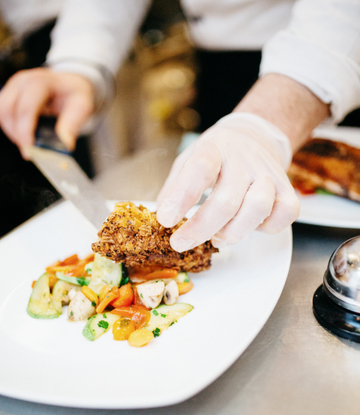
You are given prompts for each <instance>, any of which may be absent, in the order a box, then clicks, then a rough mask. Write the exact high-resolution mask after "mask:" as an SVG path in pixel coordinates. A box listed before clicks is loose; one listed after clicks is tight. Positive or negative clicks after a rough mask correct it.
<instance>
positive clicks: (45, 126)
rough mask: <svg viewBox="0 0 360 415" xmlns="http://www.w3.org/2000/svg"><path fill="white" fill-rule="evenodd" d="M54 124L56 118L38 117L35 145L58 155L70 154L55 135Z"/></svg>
mask: <svg viewBox="0 0 360 415" xmlns="http://www.w3.org/2000/svg"><path fill="white" fill-rule="evenodd" d="M55 124H56V117H39V122H38V125H37V128H36V131H35V145H36V146H37V147H41V148H46V149H48V150H54V151H57V152H58V153H63V154H70V151H69V150H68V149H67V148H66V147H65V144H64V143H63V142H62V141H61V140H60V138H59V137H58V136H57V134H56V133H55Z"/></svg>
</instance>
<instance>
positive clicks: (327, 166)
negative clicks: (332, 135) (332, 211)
mask: <svg viewBox="0 0 360 415" xmlns="http://www.w3.org/2000/svg"><path fill="white" fill-rule="evenodd" d="M359 166H360V149H358V148H355V147H351V146H349V145H348V144H345V143H341V142H337V141H332V140H327V139H323V138H314V139H312V140H309V141H308V142H307V143H306V144H305V145H304V146H303V147H302V148H301V149H300V150H299V151H298V152H297V153H296V154H295V155H294V157H293V161H292V164H291V166H290V169H289V171H288V175H289V177H290V180H291V182H292V184H293V186H294V187H295V188H297V189H299V190H300V191H302V189H305V190H306V192H308V193H311V192H312V191H313V192H315V191H316V190H317V189H325V190H327V191H329V192H331V193H334V194H335V195H338V196H342V197H346V198H348V199H352V200H355V201H357V202H360V167H359Z"/></svg>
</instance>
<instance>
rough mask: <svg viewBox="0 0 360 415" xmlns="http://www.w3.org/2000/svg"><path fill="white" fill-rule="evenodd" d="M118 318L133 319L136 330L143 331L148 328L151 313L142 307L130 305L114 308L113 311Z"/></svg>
mask: <svg viewBox="0 0 360 415" xmlns="http://www.w3.org/2000/svg"><path fill="white" fill-rule="evenodd" d="M111 312H112V313H113V314H117V315H118V316H122V317H127V318H131V320H132V321H133V322H134V323H135V327H136V329H141V328H143V327H145V326H146V324H147V323H148V322H149V320H150V311H149V310H148V309H147V308H146V307H144V306H141V305H130V306H122V307H117V308H114V310H112V311H111Z"/></svg>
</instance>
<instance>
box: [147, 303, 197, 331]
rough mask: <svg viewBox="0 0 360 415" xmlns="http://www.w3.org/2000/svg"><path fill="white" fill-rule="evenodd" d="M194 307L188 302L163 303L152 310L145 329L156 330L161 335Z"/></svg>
mask: <svg viewBox="0 0 360 415" xmlns="http://www.w3.org/2000/svg"><path fill="white" fill-rule="evenodd" d="M193 308H194V307H193V306H192V305H190V304H186V303H176V304H173V305H165V304H162V305H160V306H159V307H156V308H154V309H153V310H151V312H150V313H151V317H150V321H149V322H148V324H147V325H146V326H145V329H146V330H149V331H152V332H153V331H154V330H156V331H157V333H158V335H159V334H160V333H161V332H162V331H163V330H166V329H168V328H169V327H170V326H171V325H172V324H173V323H176V322H177V321H178V320H179V318H181V317H183V316H184V315H185V314H187V313H189V312H190V311H191V310H192V309H193ZM157 329H158V330H157Z"/></svg>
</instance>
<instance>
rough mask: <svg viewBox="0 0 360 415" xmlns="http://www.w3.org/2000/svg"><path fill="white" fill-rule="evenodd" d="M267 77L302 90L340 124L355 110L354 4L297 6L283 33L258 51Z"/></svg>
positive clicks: (358, 90)
mask: <svg viewBox="0 0 360 415" xmlns="http://www.w3.org/2000/svg"><path fill="white" fill-rule="evenodd" d="M267 73H280V74H283V75H286V76H289V77H290V78H292V79H294V80H296V81H298V82H300V83H301V84H303V85H305V86H306V87H307V88H309V89H310V90H311V91H312V92H313V93H314V94H315V95H316V96H318V97H319V98H320V100H321V101H323V102H325V103H327V104H331V114H332V119H331V121H333V122H339V121H341V120H342V119H343V118H344V117H345V116H346V114H347V113H348V112H350V111H352V110H353V109H355V108H357V107H359V106H360V1H359V0H298V1H297V2H296V4H295V5H294V8H293V13H292V19H291V22H290V25H289V27H288V28H287V29H286V30H283V31H280V32H279V33H277V34H276V35H275V36H274V37H272V38H271V39H270V40H269V41H268V42H267V43H266V44H265V46H264V49H263V58H262V62H261V67H260V76H262V75H265V74H267Z"/></svg>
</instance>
